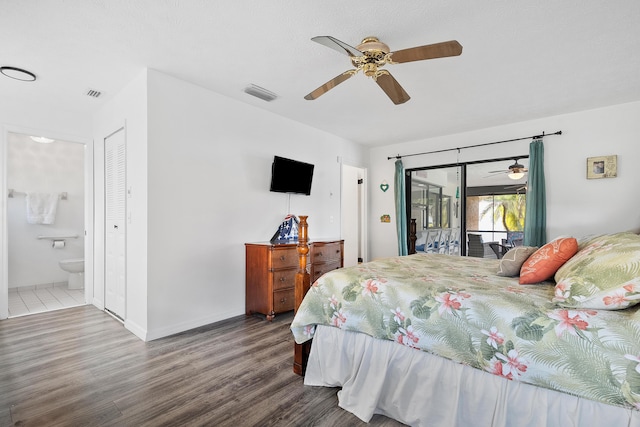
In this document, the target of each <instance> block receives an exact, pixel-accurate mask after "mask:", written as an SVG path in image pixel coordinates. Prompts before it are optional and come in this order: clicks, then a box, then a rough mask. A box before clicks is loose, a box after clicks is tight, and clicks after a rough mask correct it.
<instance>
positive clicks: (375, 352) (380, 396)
mask: <svg viewBox="0 0 640 427" xmlns="http://www.w3.org/2000/svg"><path fill="white" fill-rule="evenodd" d="M304 383H305V385H310V386H325V387H342V390H340V391H339V392H338V401H339V405H340V407H342V408H343V409H346V410H347V411H349V412H351V413H353V414H354V415H356V416H357V417H358V418H360V419H361V420H363V421H366V422H368V421H369V420H370V419H371V417H372V416H373V415H374V414H382V415H385V416H387V417H390V418H393V419H396V420H398V421H400V422H402V423H405V424H408V425H411V426H429V427H452V426H465V427H466V426H482V427H485V426H495V427H513V426H531V427H549V426H562V427H567V426H580V427H582V426H612V427H619V426H633V427H640V412H638V411H634V410H630V409H626V408H622V407H617V406H611V405H606V404H603V403H599V402H595V401H592V400H588V399H583V398H579V397H575V396H570V395H567V394H564V393H559V392H556V391H553V390H548V389H545V388H540V387H535V386H532V385H529V384H525V383H520V382H518V381H509V380H507V379H505V378H501V377H498V376H496V375H493V374H489V373H486V372H482V371H479V370H477V369H474V368H471V367H469V366H466V365H461V364H458V363H455V362H452V361H451V360H448V359H445V358H442V357H438V356H434V355H432V354H429V353H426V352H424V351H419V350H415V349H411V348H408V347H404V346H401V345H398V344H397V343H393V342H390V341H382V340H377V339H373V338H371V337H370V336H368V335H365V334H359V333H354V332H350V331H342V330H340V329H337V328H333V327H328V326H318V327H317V330H316V333H315V336H314V338H313V344H312V346H311V354H310V355H309V363H308V365H307V371H306V375H305V379H304Z"/></svg>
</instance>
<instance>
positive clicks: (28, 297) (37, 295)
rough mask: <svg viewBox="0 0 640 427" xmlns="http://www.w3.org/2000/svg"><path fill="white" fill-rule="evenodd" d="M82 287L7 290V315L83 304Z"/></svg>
mask: <svg viewBox="0 0 640 427" xmlns="http://www.w3.org/2000/svg"><path fill="white" fill-rule="evenodd" d="M84 304H85V302H84V289H67V288H66V287H63V286H53V287H47V288H40V289H21V290H14V289H12V290H10V291H9V317H15V316H23V315H25V314H32V313H41V312H43V311H51V310H58V309H61V308H68V307H75V306H78V305H84Z"/></svg>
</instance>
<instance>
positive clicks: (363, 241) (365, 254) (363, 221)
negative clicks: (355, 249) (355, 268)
mask: <svg viewBox="0 0 640 427" xmlns="http://www.w3.org/2000/svg"><path fill="white" fill-rule="evenodd" d="M345 166H346V167H350V168H355V169H358V170H359V171H360V174H361V179H362V183H361V184H356V185H361V186H362V187H361V188H359V191H358V197H359V200H358V202H359V205H360V215H359V226H360V233H359V235H360V241H359V242H358V245H359V246H360V255H361V256H360V258H361V259H362V262H367V261H368V260H369V239H368V234H369V233H368V222H367V218H368V209H367V190H368V186H367V168H365V167H363V166H358V165H352V164H349V163H347V162H343V163H341V165H340V181H341V188H342V191H340V236H341V238H342V236H343V235H344V227H345V224H344V216H345V215H344V212H343V209H344V205H345V203H344V201H343V197H344V193H345V191H344V188H345V186H347V185H353V183H348V182H345V181H346V178H345V173H344V167H345Z"/></svg>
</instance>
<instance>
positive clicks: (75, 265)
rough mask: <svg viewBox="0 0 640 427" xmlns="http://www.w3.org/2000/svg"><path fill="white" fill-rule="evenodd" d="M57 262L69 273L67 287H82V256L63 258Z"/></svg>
mask: <svg viewBox="0 0 640 427" xmlns="http://www.w3.org/2000/svg"><path fill="white" fill-rule="evenodd" d="M58 264H59V265H60V268H61V269H63V270H64V271H66V272H67V273H69V289H83V288H84V258H73V259H63V260H62V261H60V262H59V263H58Z"/></svg>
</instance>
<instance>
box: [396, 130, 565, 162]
mask: <svg viewBox="0 0 640 427" xmlns="http://www.w3.org/2000/svg"><path fill="white" fill-rule="evenodd" d="M550 135H562V131H561V130H559V131H557V132H554V133H544V132H542V134H541V135H533V136H524V137H522V138H514V139H506V140H504V141H495V142H485V143H484V144H476V145H467V146H466V147H458V148H445V149H442V150H435V151H426V152H424V153H414V154H405V155H404V156H401V155H400V154H398V155H397V156H391V157H387V160H391V159H401V158H403V157H412V156H422V155H424V154H435V153H444V152H445V151H458V152H459V151H460V150H463V149H465V148H475V147H484V146H485V145H494V144H504V143H505V142H513V141H522V140H523V139H541V138H544V137H545V136H550Z"/></svg>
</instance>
